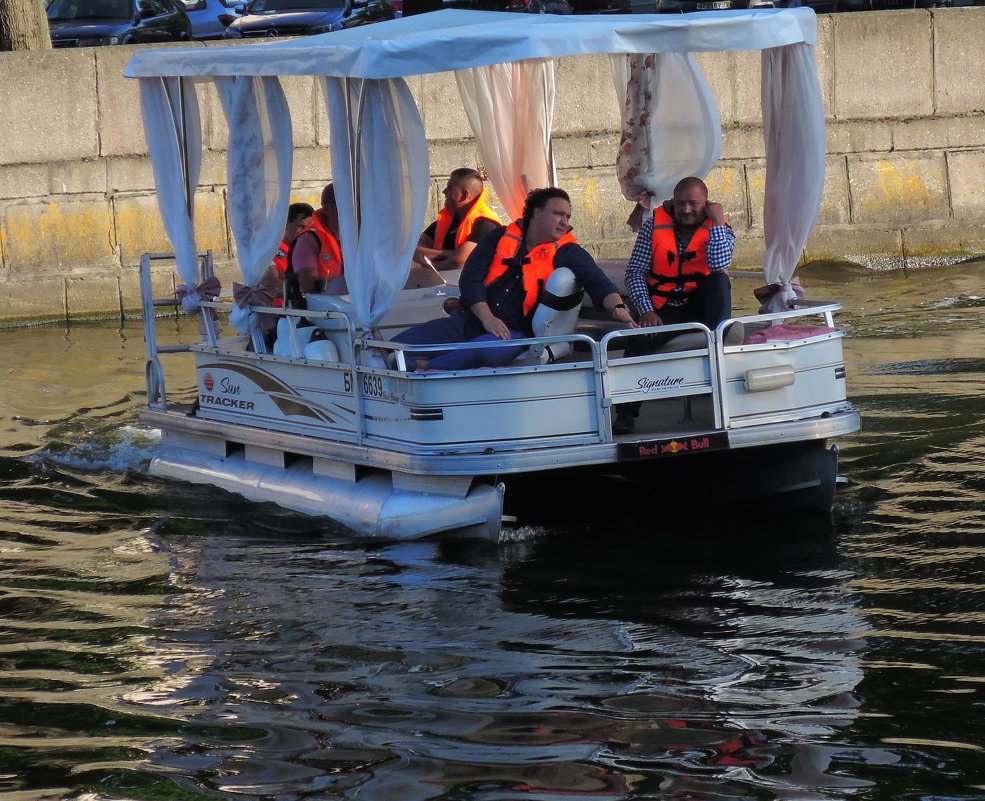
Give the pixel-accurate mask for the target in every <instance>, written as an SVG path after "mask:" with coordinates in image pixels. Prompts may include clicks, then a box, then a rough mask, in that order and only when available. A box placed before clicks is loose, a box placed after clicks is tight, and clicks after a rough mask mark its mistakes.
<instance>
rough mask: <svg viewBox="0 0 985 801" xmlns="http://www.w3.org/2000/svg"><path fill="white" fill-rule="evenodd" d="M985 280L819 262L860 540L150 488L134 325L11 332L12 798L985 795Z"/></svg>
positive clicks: (5, 485) (831, 525)
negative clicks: (446, 520) (415, 516)
mask: <svg viewBox="0 0 985 801" xmlns="http://www.w3.org/2000/svg"><path fill="white" fill-rule="evenodd" d="M983 270H985V265H982V264H981V263H977V264H970V265H957V266H953V267H949V268H935V269H934V270H933V271H924V272H917V273H913V274H910V275H909V276H903V275H902V274H900V275H896V274H870V273H865V272H863V271H858V270H855V269H850V268H846V267H843V266H839V265H826V266H820V267H815V268H812V269H808V270H807V271H805V283H807V284H808V286H809V288H810V291H811V295H812V296H819V297H825V296H839V297H841V298H843V299H844V300H845V301H846V305H847V310H846V314H845V316H844V320H845V322H846V323H847V324H848V326H849V328H850V330H851V332H852V338H851V339H850V340H848V341H847V343H846V345H847V349H848V365H849V381H850V386H851V388H852V395H853V398H854V399H855V401H856V402H857V404H858V405H859V407H860V408H861V410H862V412H863V417H864V425H865V430H864V431H863V432H862V433H861V434H860V435H859V436H857V437H855V438H853V439H852V440H851V441H849V442H847V443H845V444H844V449H843V473H844V474H845V476H846V478H848V480H849V484H848V486H847V487H846V488H845V489H844V490H843V491H842V492H841V494H840V496H839V500H838V505H837V508H836V510H835V514H834V516H833V519H832V520H827V519H824V520H817V519H804V518H800V517H796V516H790V515H788V514H782V515H781V514H771V513H770V510H769V509H764V510H763V511H762V515H761V519H758V520H735V519H722V518H719V519H716V520H710V519H707V518H705V517H703V516H702V515H701V514H700V510H697V509H696V510H695V514H694V516H693V519H691V520H687V519H685V520H683V521H679V522H675V523H668V522H666V521H664V520H663V518H662V516H661V515H660V514H659V508H658V507H655V506H654V505H653V504H652V502H651V501H650V500H649V499H647V505H646V506H644V507H641V509H639V510H631V511H629V512H626V513H625V514H620V515H619V516H615V517H612V518H611V519H607V518H606V516H605V515H600V516H598V517H597V518H596V519H594V521H593V522H592V523H591V524H590V525H587V526H583V527H582V528H581V529H580V530H579V531H577V532H573V531H568V532H564V531H560V530H553V531H551V530H546V529H545V530H529V529H525V530H521V531H518V532H516V534H517V539H518V540H520V541H518V542H515V543H511V544H509V545H506V546H503V547H501V548H498V549H497V548H492V547H488V546H485V545H481V544H476V543H473V544H467V543H459V544H454V545H453V544H437V543H413V544H394V543H378V542H377V543H374V542H367V541H359V540H356V539H353V538H351V537H350V536H348V535H347V532H345V531H344V530H342V529H341V528H339V527H334V526H333V525H332V524H331V523H328V522H326V521H322V520H312V519H310V518H302V517H299V516H296V515H292V514H290V513H287V512H284V511H281V510H278V509H276V508H274V507H270V506H262V505H243V504H241V503H238V502H236V500H235V499H234V498H232V497H231V496H228V495H225V494H222V493H219V492H216V491H214V490H211V489H208V488H201V487H189V486H184V485H176V484H170V483H166V482H159V481H157V480H154V479H150V478H148V477H147V476H145V475H144V474H143V472H142V465H143V464H144V463H145V462H146V459H147V458H149V455H150V453H151V452H152V451H153V448H154V447H155V437H154V434H153V432H148V431H145V430H143V429H141V428H140V426H138V425H137V424H136V418H135V410H136V408H137V406H138V405H139V403H140V400H141V392H142V388H143V379H142V375H143V351H142V348H143V346H142V342H141V336H140V328H139V325H137V324H130V323H128V324H127V325H126V326H124V327H123V329H122V331H121V330H119V326H113V325H110V324H99V325H89V326H82V325H80V326H74V327H73V328H72V329H70V330H69V331H65V330H56V329H50V328H45V329H36V330H29V331H16V332H0V354H2V356H3V362H2V364H3V387H4V391H3V396H2V398H0V687H2V691H0V792H4V793H6V794H8V797H11V798H20V799H28V798H31V799H34V798H38V799H40V798H86V799H96V798H119V799H123V798H127V799H161V798H171V799H195V798H203V799H204V798H258V799H259V798H263V799H275V798H276V799H301V798H319V799H321V798H325V799H330V798H339V799H342V798H352V799H355V798H363V799H371V800H372V801H377V800H378V799H379V800H381V801H389V800H390V799H394V800H395V799H400V800H401V801H404V800H405V799H407V800H413V799H429V798H445V799H456V800H457V799H470V800H471V799H476V800H478V799H483V801H485V800H486V799H489V800H490V801H491V800H492V799H524V798H529V799H559V798H571V797H582V796H584V797H591V798H611V799H621V798H659V799H772V798H776V799H822V798H864V799H883V798H885V799H910V798H912V799H923V798H928V799H929V798H934V799H936V798H953V799H957V798H985V775H983V774H985V759H983V753H982V748H983V747H985V724H983V722H982V720H983V712H985V702H983V697H982V688H983V685H985V669H983V668H985V659H983V639H985V634H983V632H985V628H983V625H982V624H983V622H985V577H983V571H985V525H983V522H985V422H983V416H982V411H983V404H982V402H981V400H980V399H979V388H980V386H981V384H980V381H981V372H982V369H983V365H985V356H983V354H985V334H983V333H982V325H981V323H982V317H983V306H985V300H983V299H982V297H980V296H979V295H978V294H976V293H977V292H981V287H982V285H983V282H982V278H983V275H982V272H983ZM740 292H741V289H740ZM160 332H161V333H160V336H161V338H162V340H164V341H178V340H181V339H182V338H186V337H188V336H192V335H193V327H192V326H188V325H183V326H182V327H181V328H180V329H179V328H177V327H176V326H175V325H174V323H172V322H169V321H162V322H161V324H160ZM185 379H186V380H185V384H184V387H183V388H182V387H181V386H178V385H181V383H182V377H181V376H179V377H178V379H177V380H175V381H173V382H172V386H171V387H170V390H171V392H172V393H175V392H178V393H180V392H181V391H182V389H183V391H184V392H187V391H188V387H189V386H190V373H189V374H188V375H187V376H185ZM720 480H727V476H709V487H710V489H713V486H714V482H716V481H720ZM651 508H652V509H653V513H652V514H648V510H649V509H651Z"/></svg>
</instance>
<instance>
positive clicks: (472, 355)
mask: <svg viewBox="0 0 985 801" xmlns="http://www.w3.org/2000/svg"><path fill="white" fill-rule="evenodd" d="M510 335H511V336H512V337H513V338H514V339H522V338H523V337H524V336H526V335H525V334H522V333H521V332H519V331H510ZM498 340H499V337H496V336H494V335H492V334H482V335H481V336H478V337H475V338H473V339H470V340H466V339H465V318H464V317H463V316H462V313H461V312H460V311H458V310H456V311H453V312H452V313H451V314H450V315H449V316H448V317H439V318H438V319H437V320H428V321H427V322H426V323H421V324H419V325H415V326H414V327H413V328H408V329H407V330H406V331H404V332H403V333H401V334H398V335H397V336H395V337H394V338H393V341H394V342H400V343H402V344H404V345H444V344H446V343H451V342H496V341H498ZM526 349H527V346H526V345H509V344H506V340H503V346H502V347H500V348H463V349H462V350H453V351H445V352H444V353H440V352H435V351H432V352H431V353H410V354H408V355H410V357H411V358H424V359H429V361H428V369H429V370H470V369H473V368H475V367H502V366H503V365H505V364H509V363H510V362H511V361H513V360H514V359H515V358H516V357H517V356H519V355H520V354H521V353H523V351H525V350H526Z"/></svg>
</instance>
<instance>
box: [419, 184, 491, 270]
mask: <svg viewBox="0 0 985 801" xmlns="http://www.w3.org/2000/svg"><path fill="white" fill-rule="evenodd" d="M443 193H444V196H445V205H444V208H442V209H441V211H439V212H438V219H437V220H435V221H434V222H433V223H431V225H429V226H428V228H427V230H425V231H424V233H423V234H421V238H420V240H419V241H418V247H417V250H415V251H414V261H416V262H418V263H419V264H425V263H426V262H425V259H427V260H428V261H430V263H431V264H432V265H434V267H435V269H438V270H455V269H458V268H459V267H463V266H464V265H465V260H466V259H467V258H468V257H469V254H470V253H471V252H472V250H473V249H474V248H475V246H476V245H477V244H478V243H479V242H481V241H482V240H483V239H484V238H485V237H486V236H487V235H488V234H490V233H492V232H493V231H495V230H496V228H497V227H499V226H500V225H502V222H501V221H500V219H499V217H498V216H497V214H496V212H495V211H493V209H492V208H491V207H490V205H489V192H488V191H487V190H486V188H485V186H484V184H483V182H482V175H480V173H479V171H478V170H472V169H469V168H468V167H460V168H459V169H457V170H455V171H454V172H452V174H451V175H449V176H448V184H447V185H446V186H445V188H444V190H443Z"/></svg>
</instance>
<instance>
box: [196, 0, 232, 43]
mask: <svg viewBox="0 0 985 801" xmlns="http://www.w3.org/2000/svg"><path fill="white" fill-rule="evenodd" d="M184 4H185V13H187V14H188V19H190V20H191V22H192V38H193V39H221V38H222V35H223V34H224V33H225V32H226V26H228V25H229V23H230V22H232V21H233V20H234V19H236V18H237V17H238V16H239V13H238V12H237V11H236V7H237V6H238V5H241V4H242V0H184Z"/></svg>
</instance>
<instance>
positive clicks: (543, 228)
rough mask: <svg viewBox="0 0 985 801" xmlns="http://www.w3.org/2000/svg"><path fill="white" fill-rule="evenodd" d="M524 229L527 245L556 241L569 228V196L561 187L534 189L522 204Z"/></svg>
mask: <svg viewBox="0 0 985 801" xmlns="http://www.w3.org/2000/svg"><path fill="white" fill-rule="evenodd" d="M523 220H524V229H525V232H526V236H527V243H528V244H529V245H539V244H541V243H543V242H557V241H558V240H559V239H560V238H561V237H562V236H564V235H565V234H566V233H568V231H570V230H571V198H570V197H568V193H567V192H565V191H564V190H563V189H560V188H558V187H556V186H549V187H547V188H546V189H534V190H533V191H532V192H530V193H529V194H528V195H527V199H526V201H525V202H524V204H523Z"/></svg>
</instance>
